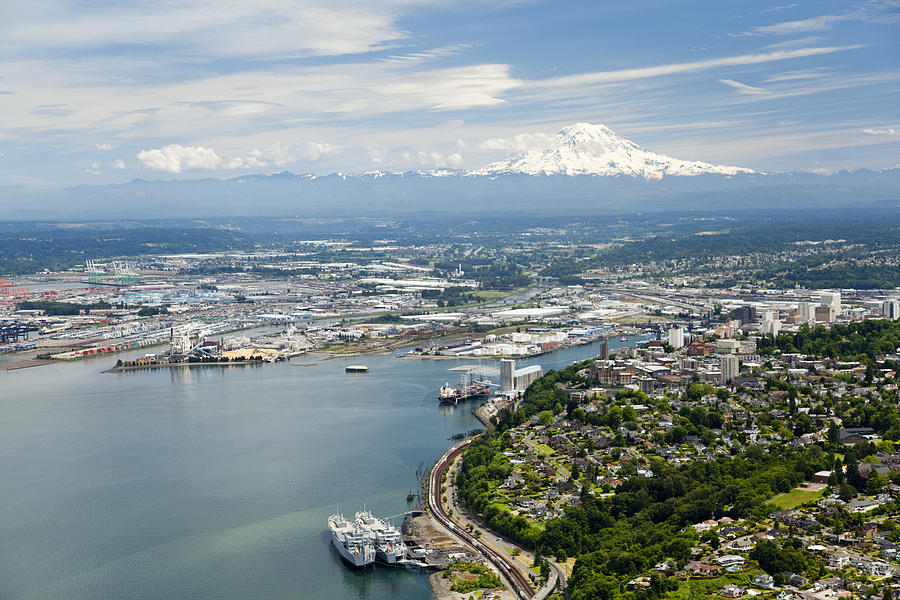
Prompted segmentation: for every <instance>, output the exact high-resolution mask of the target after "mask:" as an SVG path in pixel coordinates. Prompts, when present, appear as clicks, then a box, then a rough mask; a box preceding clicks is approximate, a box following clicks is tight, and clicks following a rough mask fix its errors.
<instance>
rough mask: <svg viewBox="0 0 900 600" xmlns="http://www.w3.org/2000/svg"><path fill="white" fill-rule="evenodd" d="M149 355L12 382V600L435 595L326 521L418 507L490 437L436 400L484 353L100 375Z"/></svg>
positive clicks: (551, 363)
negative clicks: (455, 453) (459, 443)
mask: <svg viewBox="0 0 900 600" xmlns="http://www.w3.org/2000/svg"><path fill="white" fill-rule="evenodd" d="M641 339H643V338H641ZM632 343H633V342H632ZM622 345H625V344H622V343H620V342H619V341H618V340H611V343H610V346H611V348H615V347H618V346H622ZM628 345H631V344H628ZM597 351H598V350H597V348H596V346H595V345H590V346H582V347H578V348H571V349H567V350H563V351H560V352H557V353H555V354H549V355H544V356H541V357H537V358H535V359H530V360H524V361H519V362H520V364H521V365H526V364H541V365H542V366H543V367H544V370H545V371H546V370H548V369H551V368H561V367H564V366H567V365H568V364H571V363H572V362H574V361H576V360H581V359H583V358H587V357H590V356H593V355H595V354H596V352H597ZM143 353H144V351H136V352H133V353H130V354H120V355H116V356H115V357H114V358H110V357H104V358H99V359H92V360H86V361H81V362H76V363H72V364H54V365H49V366H44V367H38V368H33V369H25V370H21V371H10V372H4V373H0V411H2V412H0V499H2V502H0V598H3V599H5V600H9V599H49V598H53V599H55V598H65V599H67V600H79V599H95V598H129V599H141V598H147V599H150V598H167V599H169V598H198V599H199V598H203V599H206V598H242V599H243V598H255V599H263V598H292V599H295V598H323V599H332V598H333V599H344V598H372V599H377V600H380V599H382V598H384V599H386V598H401V599H402V598H410V599H411V598H416V599H420V598H429V597H430V595H431V592H430V588H429V585H428V581H427V578H426V577H424V576H422V575H420V574H417V573H412V572H406V571H399V570H390V569H385V568H376V569H370V570H368V571H365V572H353V571H350V570H349V569H347V568H346V567H344V566H343V564H342V563H341V561H340V558H339V557H338V556H337V554H336V552H334V551H333V550H332V548H331V546H330V538H329V535H328V533H327V529H326V519H327V517H328V515H329V514H331V513H332V512H334V511H335V510H336V509H340V510H342V511H343V512H344V513H345V514H349V515H352V514H353V513H354V512H355V511H356V510H358V509H359V508H361V507H363V505H365V506H366V507H368V508H370V509H371V510H372V511H373V512H374V513H375V514H377V515H380V516H384V517H388V516H393V515H401V514H402V513H403V512H404V511H406V510H407V503H406V494H407V493H408V491H409V490H413V491H416V490H417V488H418V479H417V477H416V470H417V468H419V466H420V465H424V467H425V468H427V467H429V466H430V465H431V464H432V463H433V461H434V460H436V459H437V458H438V457H439V456H440V455H441V454H442V453H443V452H444V450H446V448H447V447H449V446H450V445H451V444H452V442H450V441H448V438H449V437H450V436H451V435H453V434H455V433H460V432H465V431H468V430H470V429H473V428H475V427H479V426H480V424H479V423H478V421H476V420H475V419H474V417H473V416H472V414H471V408H472V405H471V404H470V403H463V404H461V405H460V406H459V407H452V406H451V407H447V406H439V405H438V403H437V400H436V394H437V391H438V389H439V387H440V386H441V385H442V384H443V383H444V382H446V381H450V382H455V381H456V380H457V379H458V374H457V373H453V372H450V371H448V369H449V368H451V367H454V366H458V365H459V364H467V363H471V362H472V361H471V360H468V361H467V360H460V361H444V360H442V361H431V360H411V359H410V360H399V359H397V358H395V357H394V356H393V355H380V356H368V357H357V358H353V359H338V360H323V361H317V359H316V357H311V356H301V357H299V358H295V359H294V360H293V362H286V363H279V364H275V365H257V366H242V367H238V366H231V367H195V368H190V369H160V370H152V371H135V372H128V373H118V374H101V373H100V371H101V370H103V369H105V368H108V367H109V366H111V365H112V364H113V362H114V361H115V359H117V358H122V359H125V360H128V359H131V358H137V357H139V356H141V355H142V354H143ZM313 362H315V364H314V365H313V366H299V365H300V364H301V363H313ZM351 363H353V364H366V365H368V366H369V369H370V372H369V373H368V374H367V375H348V374H345V373H344V367H345V366H346V365H347V364H351ZM492 366H496V365H492ZM399 522H400V519H399V518H398V519H397V520H396V523H397V524H398V525H399Z"/></svg>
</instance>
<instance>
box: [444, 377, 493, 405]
mask: <svg viewBox="0 0 900 600" xmlns="http://www.w3.org/2000/svg"><path fill="white" fill-rule="evenodd" d="M490 395H491V383H490V382H489V381H473V380H472V374H471V373H470V372H468V371H464V372H463V373H461V374H460V376H459V387H450V384H449V383H445V384H444V386H443V387H442V388H441V391H440V392H438V402H440V403H441V404H453V405H456V404H458V403H459V401H460V400H467V399H468V398H483V397H485V396H490Z"/></svg>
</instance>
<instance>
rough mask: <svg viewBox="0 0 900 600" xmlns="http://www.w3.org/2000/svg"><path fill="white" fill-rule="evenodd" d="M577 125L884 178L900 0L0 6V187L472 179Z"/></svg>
mask: <svg viewBox="0 0 900 600" xmlns="http://www.w3.org/2000/svg"><path fill="white" fill-rule="evenodd" d="M575 122H591V123H603V124H605V125H607V126H608V127H610V128H612V129H613V130H614V131H615V132H617V133H618V134H619V135H622V136H624V137H627V138H629V139H631V140H633V141H635V142H636V143H638V144H640V145H642V146H644V147H646V148H648V149H650V150H653V151H656V152H661V153H664V154H667V155H670V156H675V157H677V158H681V159H688V160H702V161H706V162H712V163H716V164H727V165H738V166H743V167H748V168H752V169H758V170H763V171H820V172H834V171H837V170H840V169H844V168H852V169H858V168H872V169H883V168H890V167H896V166H900V0H865V1H858V2H853V1H844V2H836V1H831V0H813V1H797V2H788V1H787V0H781V1H772V2H770V1H766V0H752V1H743V0H729V1H727V2H722V1H721V0H703V1H691V0H680V1H677V2H676V1H671V0H629V1H628V2H612V1H610V2H606V1H598V0H589V1H586V2H578V1H564V0H550V1H538V0H534V1H527V0H522V1H515V0H491V1H487V2H480V1H476V0H453V1H442V0H359V1H357V0H303V1H290V0H255V1H254V2H231V1H229V0H215V1H213V0H197V1H194V2H179V1H176V0H147V1H145V0H127V1H123V2H117V1H101V0H68V1H67V0H29V1H28V2H2V3H0V186H2V185H20V186H31V187H58V186H70V185H78V184H107V183H118V182H126V181H130V180H131V179H134V178H144V179H173V178H181V179H192V178H201V177H221V178H226V177H234V176H239V175H243V174H247V173H273V172H278V171H286V170H287V171H292V172H295V173H322V174H324V173H331V172H344V173H362V172H367V171H372V170H382V171H406V170H417V169H423V170H429V169H435V168H461V169H468V168H477V167H480V166H483V165H484V164H486V163H488V162H491V161H493V160H500V159H502V158H505V157H507V156H508V155H510V154H513V153H516V152H520V151H524V150H528V149H531V148H532V147H533V146H534V145H535V144H539V143H546V137H547V134H550V133H553V132H555V131H557V130H559V129H561V128H562V127H564V126H566V125H569V124H572V123H575Z"/></svg>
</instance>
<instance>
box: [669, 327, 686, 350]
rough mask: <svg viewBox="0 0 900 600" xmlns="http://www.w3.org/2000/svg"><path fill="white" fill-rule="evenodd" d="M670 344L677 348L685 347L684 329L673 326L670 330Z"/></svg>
mask: <svg viewBox="0 0 900 600" xmlns="http://www.w3.org/2000/svg"><path fill="white" fill-rule="evenodd" d="M669 345H670V346H672V347H673V348H675V349H676V350H678V349H679V348H683V347H684V329H682V328H681V327H673V328H672V329H670V330H669Z"/></svg>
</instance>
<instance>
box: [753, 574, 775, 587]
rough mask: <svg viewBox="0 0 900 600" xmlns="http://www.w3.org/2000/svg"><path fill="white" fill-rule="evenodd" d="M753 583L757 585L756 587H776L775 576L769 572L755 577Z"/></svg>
mask: <svg viewBox="0 0 900 600" xmlns="http://www.w3.org/2000/svg"><path fill="white" fill-rule="evenodd" d="M751 583H753V585H755V586H756V587H760V588H771V587H775V578H774V577H772V576H771V575H769V574H768V573H760V574H759V575H756V576H755V577H754V578H753V580H752V581H751Z"/></svg>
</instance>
